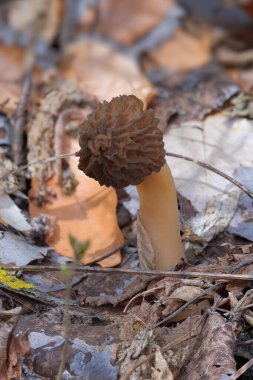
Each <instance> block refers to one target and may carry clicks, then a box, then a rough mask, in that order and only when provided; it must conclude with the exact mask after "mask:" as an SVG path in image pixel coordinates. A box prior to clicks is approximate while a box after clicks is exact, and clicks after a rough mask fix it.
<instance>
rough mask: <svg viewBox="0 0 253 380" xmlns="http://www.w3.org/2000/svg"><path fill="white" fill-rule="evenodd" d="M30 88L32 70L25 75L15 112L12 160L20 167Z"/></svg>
mask: <svg viewBox="0 0 253 380" xmlns="http://www.w3.org/2000/svg"><path fill="white" fill-rule="evenodd" d="M31 87H32V69H31V70H29V71H28V72H27V73H26V74H25V77H24V82H23V87H22V93H21V98H20V102H19V104H18V107H17V111H16V123H15V128H14V136H13V145H12V152H13V158H14V162H15V164H16V165H20V163H21V162H22V149H23V133H24V125H25V120H26V108H27V104H28V100H29V96H30V93H31Z"/></svg>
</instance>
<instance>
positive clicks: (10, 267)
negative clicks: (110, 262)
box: [1, 258, 253, 281]
mask: <svg viewBox="0 0 253 380" xmlns="http://www.w3.org/2000/svg"><path fill="white" fill-rule="evenodd" d="M99 260H101V258H99ZM1 268H2V269H5V270H9V271H24V272H29V271H34V272H39V271H44V272H51V271H60V270H61V266H60V265H52V266H47V265H24V266H20V265H1ZM73 270H74V271H76V272H85V273H104V274H105V273H115V274H117V273H118V274H119V273H121V274H122V273H123V274H132V275H141V276H154V277H159V276H168V277H175V278H185V277H186V278H187V277H189V278H205V279H212V280H224V281H234V280H239V281H253V274H252V275H243V274H226V273H217V272H216V273H210V272H209V273H208V272H172V271H158V270H136V269H127V268H126V269H125V268H98V267H87V266H85V265H76V266H73Z"/></svg>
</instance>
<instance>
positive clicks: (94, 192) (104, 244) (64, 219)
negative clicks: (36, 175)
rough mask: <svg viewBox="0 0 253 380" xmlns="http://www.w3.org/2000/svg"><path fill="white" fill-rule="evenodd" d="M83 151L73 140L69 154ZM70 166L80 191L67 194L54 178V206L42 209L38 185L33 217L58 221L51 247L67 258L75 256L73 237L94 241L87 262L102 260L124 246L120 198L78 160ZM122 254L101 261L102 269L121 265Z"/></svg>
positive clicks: (32, 195) (31, 206)
mask: <svg viewBox="0 0 253 380" xmlns="http://www.w3.org/2000/svg"><path fill="white" fill-rule="evenodd" d="M77 150H79V145H78V142H77V141H76V140H74V139H71V138H69V151H71V152H75V151H77ZM68 162H69V165H70V168H71V170H72V172H73V173H74V177H75V179H76V180H77V181H78V183H79V184H78V186H77V187H76V190H75V192H74V193H73V194H71V195H65V194H63V193H62V192H61V190H60V189H59V187H58V185H57V179H56V177H55V176H54V177H53V178H51V179H49V180H48V181H47V182H46V186H47V187H49V188H51V190H52V192H53V193H54V194H55V199H54V198H52V203H46V204H45V205H44V206H42V207H39V206H38V205H37V204H36V202H35V197H36V182H35V181H33V189H32V190H31V191H30V204H29V211H30V216H32V217H34V216H39V215H40V214H47V215H49V216H50V217H52V218H53V219H54V222H55V226H56V228H55V231H54V234H53V236H51V237H50V238H49V239H48V241H47V242H48V244H49V245H50V246H52V247H54V248H55V250H56V251H57V252H59V253H60V254H62V255H64V256H68V257H73V250H72V248H71V246H70V243H69V235H70V234H71V235H73V236H74V237H75V238H77V239H79V240H82V241H83V240H90V247H89V248H88V251H87V254H86V256H85V258H84V259H83V262H84V263H87V262H89V261H91V260H93V259H96V258H98V257H101V256H102V255H104V254H105V253H107V252H109V251H110V250H112V249H114V248H116V247H118V246H120V245H121V244H122V243H123V236H122V233H121V231H120V229H119V227H118V223H117V218H116V204H117V197H116V194H115V190H114V189H112V188H107V187H105V186H100V185H99V183H98V182H96V181H95V180H93V179H91V178H89V177H87V176H86V175H85V174H84V173H82V172H81V171H80V170H79V169H78V167H77V165H78V159H77V157H71V158H70V159H69V161H68ZM120 260H121V259H120V253H117V254H115V255H113V256H111V257H109V258H107V259H105V260H103V261H101V262H100V264H101V265H102V266H115V265H117V264H119V263H120Z"/></svg>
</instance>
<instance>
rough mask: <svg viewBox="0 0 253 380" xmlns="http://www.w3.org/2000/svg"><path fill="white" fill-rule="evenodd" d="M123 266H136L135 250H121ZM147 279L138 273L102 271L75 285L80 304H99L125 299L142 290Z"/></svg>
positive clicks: (115, 302)
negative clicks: (106, 272) (108, 272)
mask: <svg viewBox="0 0 253 380" xmlns="http://www.w3.org/2000/svg"><path fill="white" fill-rule="evenodd" d="M121 266H122V267H125V268H132V269H133V268H136V269H137V268H138V260H137V254H136V251H135V250H131V249H129V248H128V251H127V252H126V251H125V250H124V251H123V261H122V264H121ZM147 282H148V279H147V278H145V277H143V278H142V277H141V276H138V275H130V274H121V273H120V274H117V273H114V274H112V275H111V276H108V275H107V274H103V273H97V274H96V273H93V274H92V275H91V276H90V275H88V276H87V278H85V279H84V280H82V281H81V282H80V284H78V285H76V286H75V290H76V293H77V295H78V302H79V304H80V305H86V304H88V305H91V306H100V305H105V304H112V305H114V306H116V305H117V304H118V303H120V302H122V301H124V300H127V299H128V298H130V297H132V296H133V295H135V294H136V293H138V292H140V291H142V290H143V289H144V288H145V287H146V285H147Z"/></svg>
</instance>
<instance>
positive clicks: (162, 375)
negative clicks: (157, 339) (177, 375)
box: [151, 349, 174, 380]
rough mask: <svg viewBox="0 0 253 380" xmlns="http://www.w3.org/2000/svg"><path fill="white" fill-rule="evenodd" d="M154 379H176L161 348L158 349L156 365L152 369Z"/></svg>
mask: <svg viewBox="0 0 253 380" xmlns="http://www.w3.org/2000/svg"><path fill="white" fill-rule="evenodd" d="M151 379H152V380H164V379H166V380H174V376H173V374H172V372H171V370H170V368H169V366H168V363H167V360H166V359H165V358H164V356H163V354H162V353H161V350H160V349H157V350H156V353H155V362H154V366H153V367H152V369H151Z"/></svg>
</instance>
